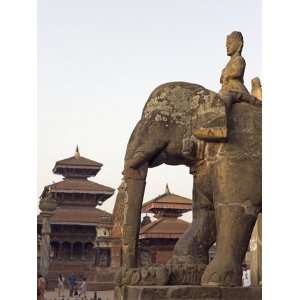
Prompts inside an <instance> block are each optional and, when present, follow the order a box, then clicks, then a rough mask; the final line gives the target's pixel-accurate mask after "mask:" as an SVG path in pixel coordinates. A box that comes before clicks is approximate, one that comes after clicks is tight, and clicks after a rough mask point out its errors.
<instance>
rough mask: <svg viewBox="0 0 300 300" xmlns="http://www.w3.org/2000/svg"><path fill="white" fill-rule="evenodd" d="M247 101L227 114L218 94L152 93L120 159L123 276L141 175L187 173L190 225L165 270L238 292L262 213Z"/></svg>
mask: <svg viewBox="0 0 300 300" xmlns="http://www.w3.org/2000/svg"><path fill="white" fill-rule="evenodd" d="M249 97H250V98H251V99H250V100H251V101H248V102H247V101H237V102H236V103H234V104H232V105H231V106H230V107H226V105H225V104H224V102H223V101H222V99H221V98H220V96H219V94H217V93H215V92H213V91H210V90H208V89H206V88H204V87H202V86H200V85H198V84H192V83H187V82H170V83H166V84H163V85H161V86H159V87H158V88H156V89H155V90H154V91H153V92H152V93H151V95H150V97H149V99H148V101H147V103H146V105H145V107H144V110H143V113H142V117H141V119H140V121H139V122H138V123H137V125H136V127H135V129H134V131H133V132H132V135H131V137H130V140H129V142H128V146H127V150H126V155H125V163H124V171H123V175H124V181H125V183H126V190H127V197H126V199H125V205H124V215H123V218H124V220H123V229H122V231H123V232H122V253H123V267H124V268H125V269H132V268H136V267H137V255H136V254H137V241H138V235H139V229H140V214H141V207H142V202H143V196H144V190H145V184H146V181H145V179H146V176H147V170H148V168H153V167H156V166H159V165H161V164H163V163H165V164H168V165H186V166H187V167H189V168H190V173H191V174H192V175H193V180H194V183H193V199H192V200H193V221H192V224H191V226H190V227H189V229H188V230H187V231H186V232H185V234H184V235H183V237H182V238H181V239H180V240H179V241H178V242H177V244H176V246H175V249H174V256H173V258H172V259H171V260H170V262H169V264H171V265H172V264H197V265H199V264H200V265H201V264H202V265H203V266H204V267H203V268H202V270H203V272H202V273H203V274H201V276H200V279H201V284H202V285H214V286H239V285H241V279H242V268H241V265H242V262H243V259H244V256H245V253H246V251H247V247H248V244H249V239H250V236H251V232H252V229H253V226H254V224H255V221H256V218H257V215H258V213H259V212H260V211H261V102H260V101H256V99H254V97H252V96H250V95H249ZM237 98H238V97H237ZM215 242H216V255H215V257H214V259H213V260H212V261H211V262H210V263H209V262H208V250H209V248H210V247H211V246H212V245H213V243H215ZM200 269H201V268H200ZM198 284H200V282H198Z"/></svg>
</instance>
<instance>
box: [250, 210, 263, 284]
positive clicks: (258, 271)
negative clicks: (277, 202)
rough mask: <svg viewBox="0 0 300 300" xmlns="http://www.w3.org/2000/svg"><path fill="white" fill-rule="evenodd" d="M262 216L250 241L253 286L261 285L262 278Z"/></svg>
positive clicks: (258, 218) (259, 217)
mask: <svg viewBox="0 0 300 300" xmlns="http://www.w3.org/2000/svg"><path fill="white" fill-rule="evenodd" d="M261 226H262V215H261V214H259V215H258V217H257V221H256V224H255V226H254V228H253V232H252V236H251V240H250V254H251V255H250V270H251V285H252V286H259V285H261V278H262V231H261Z"/></svg>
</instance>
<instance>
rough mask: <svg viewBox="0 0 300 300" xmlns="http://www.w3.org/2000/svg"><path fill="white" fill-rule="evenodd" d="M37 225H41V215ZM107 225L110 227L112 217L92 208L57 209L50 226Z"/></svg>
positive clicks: (66, 207) (65, 207)
mask: <svg viewBox="0 0 300 300" xmlns="http://www.w3.org/2000/svg"><path fill="white" fill-rule="evenodd" d="M38 223H42V217H41V215H39V216H38ZM99 223H101V224H108V225H109V227H111V226H112V215H111V214H110V213H108V212H106V211H104V210H101V209H98V208H94V207H85V208H82V207H68V206H64V207H58V208H57V209H56V211H55V214H54V215H53V217H51V224H60V225H93V226H96V225H97V224H99Z"/></svg>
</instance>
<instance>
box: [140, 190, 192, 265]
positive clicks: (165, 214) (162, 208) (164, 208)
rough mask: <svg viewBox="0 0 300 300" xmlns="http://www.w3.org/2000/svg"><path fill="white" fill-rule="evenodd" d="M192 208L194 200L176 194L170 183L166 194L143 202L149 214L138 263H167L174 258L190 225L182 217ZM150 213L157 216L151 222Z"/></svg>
mask: <svg viewBox="0 0 300 300" xmlns="http://www.w3.org/2000/svg"><path fill="white" fill-rule="evenodd" d="M191 210H192V200H191V199H188V198H185V197H182V196H179V195H176V194H173V193H171V192H170V189H169V187H168V185H166V190H165V192H164V194H162V195H159V196H158V197H156V198H154V199H153V200H150V201H148V202H146V203H144V204H143V207H142V213H146V216H144V218H143V220H142V222H141V229H140V234H139V264H140V265H141V266H146V265H151V264H165V263H166V262H167V261H168V260H169V258H171V256H172V253H173V249H174V246H175V244H176V242H177V240H178V239H179V238H180V237H181V236H182V235H183V233H184V232H185V231H186V230H187V228H188V227H189V226H190V223H188V222H186V221H184V220H181V219H179V218H180V217H181V216H182V214H184V213H186V212H188V211H191ZM148 213H150V214H153V217H154V218H155V219H156V220H154V221H151V218H150V217H149V216H148Z"/></svg>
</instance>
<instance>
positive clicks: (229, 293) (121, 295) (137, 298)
mask: <svg viewBox="0 0 300 300" xmlns="http://www.w3.org/2000/svg"><path fill="white" fill-rule="evenodd" d="M181 299H182V300H261V299H262V295H261V287H247V288H243V287H234V288H225V287H202V286H194V285H181V286H179V285H177V286H176V285H174V286H124V287H122V288H116V289H115V300H181Z"/></svg>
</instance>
